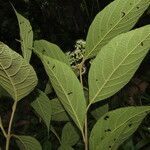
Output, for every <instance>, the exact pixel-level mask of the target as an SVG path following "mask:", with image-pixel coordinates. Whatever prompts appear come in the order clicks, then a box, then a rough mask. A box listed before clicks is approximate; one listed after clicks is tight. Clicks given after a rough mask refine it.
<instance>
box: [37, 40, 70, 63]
mask: <svg viewBox="0 0 150 150" xmlns="http://www.w3.org/2000/svg"><path fill="white" fill-rule="evenodd" d="M34 52H35V53H36V54H37V55H38V56H39V57H40V58H42V56H43V55H45V56H49V57H51V58H54V59H57V60H59V61H61V62H64V63H66V64H68V65H70V63H69V60H68V58H67V57H66V55H65V54H64V53H63V51H62V50H61V49H60V48H59V47H58V46H57V45H55V44H53V43H50V42H48V41H46V40H38V41H35V42H34Z"/></svg>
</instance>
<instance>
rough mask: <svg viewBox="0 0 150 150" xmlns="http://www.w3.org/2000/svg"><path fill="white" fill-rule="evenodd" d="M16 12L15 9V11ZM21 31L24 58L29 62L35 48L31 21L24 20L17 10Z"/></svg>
mask: <svg viewBox="0 0 150 150" xmlns="http://www.w3.org/2000/svg"><path fill="white" fill-rule="evenodd" d="M14 10H15V9H14ZM15 13H16V16H17V19H18V24H19V29H20V42H21V50H22V54H23V57H24V58H25V59H26V60H27V61H28V62H29V61H30V58H31V54H32V46H33V31H32V27H31V24H30V22H29V20H27V19H26V18H24V17H23V16H22V15H21V14H19V13H18V12H17V11H16V10H15Z"/></svg>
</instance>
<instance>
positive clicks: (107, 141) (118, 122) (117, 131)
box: [90, 106, 150, 150]
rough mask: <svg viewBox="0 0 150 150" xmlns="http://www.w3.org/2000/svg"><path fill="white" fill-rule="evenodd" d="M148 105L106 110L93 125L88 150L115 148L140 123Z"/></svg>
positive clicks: (147, 109)
mask: <svg viewBox="0 0 150 150" xmlns="http://www.w3.org/2000/svg"><path fill="white" fill-rule="evenodd" d="M149 111H150V106H141V107H126V108H120V109H116V110H114V111H110V112H108V113H107V114H106V115H104V116H103V117H102V118H101V119H99V120H98V121H97V123H96V124H95V125H94V127H93V129H92V131H91V135H90V150H100V149H102V150H108V149H112V150H117V148H118V146H119V145H120V144H122V143H123V142H124V141H125V140H127V139H128V138H129V137H130V136H131V135H132V134H133V133H134V132H135V131H136V129H137V128H138V126H139V125H140V124H141V122H142V120H143V119H144V117H145V116H146V115H147V113H148V112H149Z"/></svg>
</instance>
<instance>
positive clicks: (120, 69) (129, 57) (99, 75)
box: [89, 25, 150, 104]
mask: <svg viewBox="0 0 150 150" xmlns="http://www.w3.org/2000/svg"><path fill="white" fill-rule="evenodd" d="M149 48H150V25H147V26H145V27H142V28H139V29H136V30H133V31H130V32H128V33H124V34H121V35H118V36H117V37H115V38H114V39H112V40H111V41H110V42H109V43H108V44H107V45H106V46H104V47H103V48H102V50H101V51H100V52H99V53H98V55H97V57H96V58H95V60H94V61H93V62H92V65H91V68H90V71H89V97H90V104H91V103H95V102H97V101H100V100H103V99H106V98H108V97H110V96H112V95H113V94H115V93H116V92H118V91H119V90H120V89H121V88H122V87H123V86H124V85H125V84H127V83H128V82H129V80H130V79H131V77H132V76H133V75H134V73H135V71H136V70H137V69H138V67H139V65H140V63H141V62H142V60H143V59H144V57H145V55H146V54H147V52H148V50H149Z"/></svg>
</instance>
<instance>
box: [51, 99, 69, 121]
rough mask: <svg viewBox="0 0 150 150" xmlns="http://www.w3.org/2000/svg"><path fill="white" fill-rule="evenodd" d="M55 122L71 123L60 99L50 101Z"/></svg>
mask: <svg viewBox="0 0 150 150" xmlns="http://www.w3.org/2000/svg"><path fill="white" fill-rule="evenodd" d="M50 104H51V107H52V120H53V121H69V120H70V119H69V116H68V114H67V112H66V111H65V109H64V107H63V106H62V104H61V102H60V101H59V100H58V98H55V99H52V100H50Z"/></svg>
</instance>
